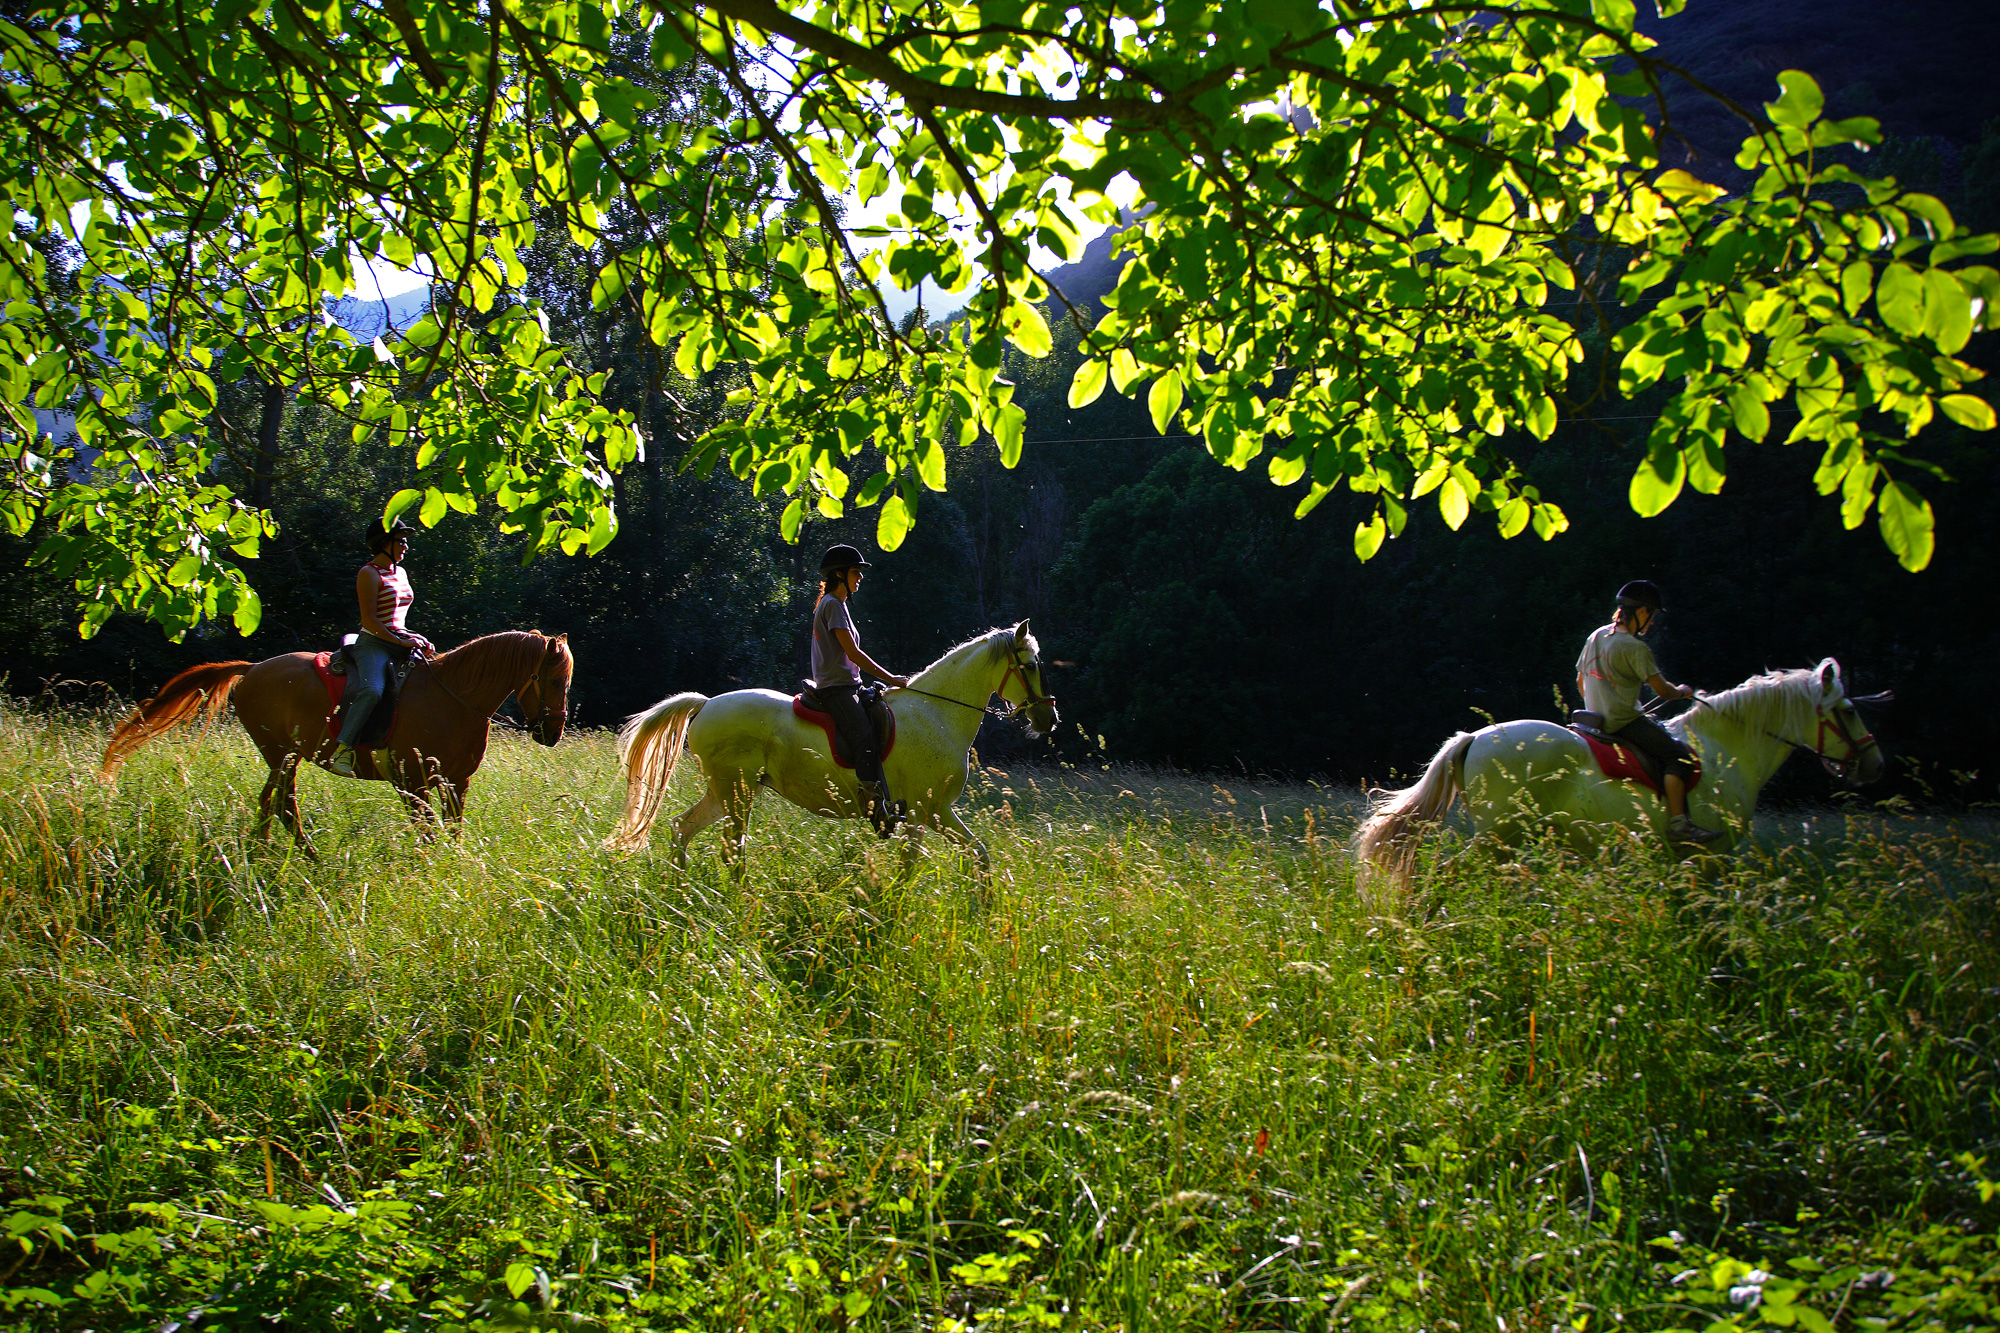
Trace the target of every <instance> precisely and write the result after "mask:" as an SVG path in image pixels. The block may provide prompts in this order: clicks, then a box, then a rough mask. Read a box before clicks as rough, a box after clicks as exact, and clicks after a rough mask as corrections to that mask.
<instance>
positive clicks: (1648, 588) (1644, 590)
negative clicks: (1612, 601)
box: [1618, 579, 1665, 611]
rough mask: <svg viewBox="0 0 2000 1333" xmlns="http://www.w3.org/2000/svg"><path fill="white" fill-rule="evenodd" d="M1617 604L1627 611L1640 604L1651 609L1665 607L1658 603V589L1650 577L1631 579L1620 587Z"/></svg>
mask: <svg viewBox="0 0 2000 1333" xmlns="http://www.w3.org/2000/svg"><path fill="white" fill-rule="evenodd" d="M1618 605H1619V607H1620V608H1622V609H1624V610H1628V611H1629V610H1634V609H1636V608H1638V607H1641V606H1643V607H1646V608H1648V609H1650V610H1653V611H1660V610H1664V609H1665V608H1663V607H1662V606H1661V605H1660V590H1659V588H1658V587H1656V586H1655V585H1654V584H1653V582H1652V581H1651V580H1650V579H1633V580H1632V581H1631V582H1630V583H1628V584H1626V585H1625V586H1624V587H1622V588H1620V589H1619V590H1618Z"/></svg>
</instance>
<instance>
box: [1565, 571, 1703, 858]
mask: <svg viewBox="0 0 2000 1333" xmlns="http://www.w3.org/2000/svg"><path fill="white" fill-rule="evenodd" d="M1665 614H1666V612H1665V609H1664V608H1663V607H1661V605H1660V590H1659V589H1658V588H1657V587H1655V586H1654V585H1653V584H1652V583H1650V582H1648V581H1647V580H1645V579H1634V580H1633V581H1632V582H1630V583H1628V584H1626V585H1625V586H1624V587H1622V588H1620V589H1619V590H1618V601H1617V606H1616V609H1615V610H1613V612H1612V615H1611V623H1610V624H1608V625H1604V626H1601V627H1600V628H1599V629H1598V630H1597V631H1596V632H1595V633H1593V634H1592V635H1591V636H1590V638H1589V640H1588V641H1586V642H1585V643H1584V645H1583V653H1582V654H1581V655H1580V656H1579V657H1578V658H1577V659H1576V688H1577V689H1578V690H1579V691H1580V692H1581V693H1582V694H1583V702H1584V707H1586V708H1588V709H1589V710H1590V711H1591V712H1593V713H1596V714H1598V715H1599V716H1601V717H1602V718H1603V719H1604V723H1603V726H1604V730H1605V731H1606V732H1607V733H1609V734H1610V735H1612V736H1615V737H1617V738H1618V739H1619V740H1621V741H1623V742H1625V743H1626V744H1627V745H1630V746H1631V747H1632V748H1633V749H1635V750H1638V751H1641V752H1642V753H1645V754H1649V755H1651V756H1652V757H1653V758H1655V759H1657V760H1659V761H1660V767H1661V769H1662V772H1663V780H1662V782H1661V785H1662V786H1663V787H1664V788H1665V789H1666V796H1667V841H1668V842H1679V843H1695V844H1700V843H1706V842H1714V841H1715V840H1716V839H1717V838H1719V837H1721V836H1722V833H1721V831H1720V830H1717V829H1706V828H1703V827H1701V826H1700V825H1699V824H1697V823H1695V822H1694V821H1693V820H1691V819H1689V818H1688V812H1687V792H1688V783H1689V782H1690V781H1691V780H1692V779H1693V777H1694V752H1693V751H1692V750H1690V749H1688V747H1687V746H1686V745H1685V744H1683V743H1682V742H1681V741H1680V740H1679V739H1677V738H1676V737H1675V736H1674V734H1673V733H1672V732H1670V731H1668V730H1667V729H1666V728H1665V727H1663V726H1661V725H1660V724H1659V723H1657V722H1655V721H1654V720H1653V719H1652V718H1650V717H1648V716H1646V715H1645V714H1644V713H1642V712H1640V711H1639V687H1640V686H1641V685H1650V686H1652V688H1653V692H1654V693H1655V694H1657V695H1659V696H1660V697H1661V698H1662V699H1692V698H1694V690H1693V688H1692V687H1690V686H1687V685H1674V684H1671V683H1670V682H1668V681H1667V679H1666V678H1665V677H1663V676H1661V675H1660V668H1659V666H1658V665H1657V664H1656V663H1655V662H1654V661H1653V650H1652V649H1651V648H1650V647H1648V646H1647V645H1646V643H1645V635H1646V632H1647V631H1648V630H1650V629H1652V628H1653V626H1655V625H1657V624H1659V623H1660V618H1661V617H1662V616H1663V615H1665Z"/></svg>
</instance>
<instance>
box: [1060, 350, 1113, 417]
mask: <svg viewBox="0 0 2000 1333" xmlns="http://www.w3.org/2000/svg"><path fill="white" fill-rule="evenodd" d="M1110 375H1111V367H1110V365H1109V364H1108V363H1107V362H1105V361H1103V360H1101V359H1099V358H1098V357H1092V358H1090V359H1089V360H1088V361H1085V362H1083V363H1082V364H1080V365H1078V366H1077V368H1076V375H1075V377H1074V378H1073V379H1071V380H1070V384H1069V405H1070V406H1071V407H1089V406H1090V405H1091V404H1092V403H1094V402H1096V401H1097V399H1098V396H1099V395H1100V394H1102V393H1103V392H1104V385H1105V381H1106V380H1108V379H1109V378H1110Z"/></svg>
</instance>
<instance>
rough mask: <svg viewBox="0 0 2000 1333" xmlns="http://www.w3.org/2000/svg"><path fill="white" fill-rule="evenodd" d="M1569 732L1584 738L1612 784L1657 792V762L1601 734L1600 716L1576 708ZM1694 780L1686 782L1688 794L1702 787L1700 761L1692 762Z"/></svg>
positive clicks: (1659, 767)
mask: <svg viewBox="0 0 2000 1333" xmlns="http://www.w3.org/2000/svg"><path fill="white" fill-rule="evenodd" d="M1569 729H1570V730H1571V731H1573V732H1575V733H1576V734H1577V735H1579V736H1581V737H1583V743H1584V744H1585V745H1588V746H1589V747H1590V755H1591V758H1593V759H1595V760H1596V761H1597V767H1598V769H1599V771H1601V772H1602V773H1603V774H1604V776H1605V777H1607V778H1610V779H1611V780H1613V781H1614V782H1636V783H1638V784H1639V785H1640V786H1641V787H1648V788H1651V789H1652V790H1653V791H1656V792H1657V791H1660V790H1661V786H1660V778H1661V775H1662V773H1663V772H1664V771H1665V770H1664V766H1663V765H1662V764H1661V763H1660V761H1659V760H1657V759H1655V758H1654V757H1653V756H1652V755H1649V754H1647V753H1646V752H1645V751H1643V750H1641V749H1639V748H1638V747H1637V746H1635V745H1629V744H1627V743H1626V742H1624V741H1621V740H1619V739H1618V738H1617V737H1616V736H1613V735H1612V734H1611V733H1610V732H1608V731H1606V730H1604V718H1603V716H1602V715H1601V714H1598V713H1593V712H1591V711H1590V710H1588V709H1585V708H1579V709H1577V710H1575V711H1574V712H1572V713H1571V714H1570V715H1569ZM1693 764H1694V776H1693V778H1692V779H1691V780H1690V781H1689V782H1688V790H1689V791H1693V790H1694V789H1695V788H1696V787H1699V786H1700V785H1701V760H1700V759H1699V758H1696V759H1695V760H1694V761H1693Z"/></svg>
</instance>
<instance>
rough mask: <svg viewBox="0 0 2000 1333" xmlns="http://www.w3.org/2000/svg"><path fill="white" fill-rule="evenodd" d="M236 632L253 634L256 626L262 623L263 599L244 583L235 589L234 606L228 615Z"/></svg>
mask: <svg viewBox="0 0 2000 1333" xmlns="http://www.w3.org/2000/svg"><path fill="white" fill-rule="evenodd" d="M229 619H230V621H231V622H232V623H233V624H234V625H235V626H236V632H237V633H238V634H244V635H249V634H255V633H256V632H257V627H258V626H259V625H261V624H263V623H264V600H263V598H261V597H259V596H258V595H257V590H256V589H255V588H253V587H251V586H250V585H249V584H247V583H246V584H244V585H243V586H242V587H240V588H238V589H237V591H236V606H235V609H234V610H233V611H232V613H231V614H230V617H229Z"/></svg>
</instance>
